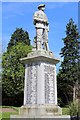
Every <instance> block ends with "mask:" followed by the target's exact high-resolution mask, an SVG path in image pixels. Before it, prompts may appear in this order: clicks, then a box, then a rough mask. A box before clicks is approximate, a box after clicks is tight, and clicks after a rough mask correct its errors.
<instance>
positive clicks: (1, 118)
mask: <svg viewBox="0 0 80 120" xmlns="http://www.w3.org/2000/svg"><path fill="white" fill-rule="evenodd" d="M0 108H1V106H0ZM2 108H12V109H13V110H14V111H13V112H6V111H5V112H2V113H0V120H10V115H17V114H18V111H19V107H13V106H2ZM5 118H6V119H5Z"/></svg>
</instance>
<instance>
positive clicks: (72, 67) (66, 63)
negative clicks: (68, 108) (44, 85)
mask: <svg viewBox="0 0 80 120" xmlns="http://www.w3.org/2000/svg"><path fill="white" fill-rule="evenodd" d="M63 42H64V47H63V48H62V49H61V53H60V55H61V57H63V62H62V63H61V68H60V71H59V74H58V95H61V97H62V100H63V101H65V102H66V103H68V102H69V101H72V100H73V96H75V94H74V93H75V91H74V90H73V88H75V85H76V83H77V82H78V81H79V64H78V63H79V57H80V56H79V49H80V47H79V33H78V29H77V25H76V24H74V21H73V19H70V20H69V23H68V24H67V26H66V37H65V38H63ZM73 91H74V92H73Z"/></svg>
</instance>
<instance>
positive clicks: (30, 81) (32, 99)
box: [26, 63, 38, 104]
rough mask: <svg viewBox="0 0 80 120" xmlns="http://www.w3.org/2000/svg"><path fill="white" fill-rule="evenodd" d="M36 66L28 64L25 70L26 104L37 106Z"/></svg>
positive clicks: (35, 64)
mask: <svg viewBox="0 0 80 120" xmlns="http://www.w3.org/2000/svg"><path fill="white" fill-rule="evenodd" d="M37 76H38V64H37V63H31V64H28V68H27V101H26V103H27V104H37Z"/></svg>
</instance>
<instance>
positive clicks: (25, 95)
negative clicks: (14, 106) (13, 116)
mask: <svg viewBox="0 0 80 120" xmlns="http://www.w3.org/2000/svg"><path fill="white" fill-rule="evenodd" d="M26 99H27V64H25V81H24V105H26Z"/></svg>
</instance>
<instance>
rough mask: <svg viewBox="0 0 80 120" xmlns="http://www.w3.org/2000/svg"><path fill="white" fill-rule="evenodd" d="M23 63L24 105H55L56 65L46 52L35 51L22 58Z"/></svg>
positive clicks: (54, 59)
mask: <svg viewBox="0 0 80 120" xmlns="http://www.w3.org/2000/svg"><path fill="white" fill-rule="evenodd" d="M21 60H22V62H24V63H25V85H24V105H45V104H54V105H57V83H56V63H58V62H59V59H56V58H54V56H53V54H52V53H51V52H48V51H44V50H42V51H35V52H32V53H30V54H28V57H27V58H22V59H21Z"/></svg>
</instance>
